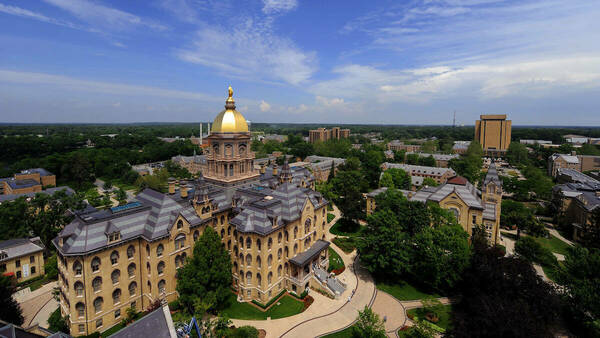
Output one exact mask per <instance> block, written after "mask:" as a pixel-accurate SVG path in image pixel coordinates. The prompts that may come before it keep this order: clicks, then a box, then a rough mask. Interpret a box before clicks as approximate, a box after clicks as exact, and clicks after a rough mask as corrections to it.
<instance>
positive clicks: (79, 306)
mask: <svg viewBox="0 0 600 338" xmlns="http://www.w3.org/2000/svg"><path fill="white" fill-rule="evenodd" d="M75 310H77V316H79V318H81V317H83V316H84V315H85V306H84V305H83V303H77V305H75Z"/></svg>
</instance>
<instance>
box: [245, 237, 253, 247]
mask: <svg viewBox="0 0 600 338" xmlns="http://www.w3.org/2000/svg"><path fill="white" fill-rule="evenodd" d="M251 247H252V239H250V237H248V238H246V249H250V248H251Z"/></svg>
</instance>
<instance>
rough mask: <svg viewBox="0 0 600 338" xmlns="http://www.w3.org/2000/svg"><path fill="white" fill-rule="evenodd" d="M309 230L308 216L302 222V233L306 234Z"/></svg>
mask: <svg viewBox="0 0 600 338" xmlns="http://www.w3.org/2000/svg"><path fill="white" fill-rule="evenodd" d="M309 232H310V218H307V219H306V222H304V234H307V233H309Z"/></svg>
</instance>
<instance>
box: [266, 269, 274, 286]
mask: <svg viewBox="0 0 600 338" xmlns="http://www.w3.org/2000/svg"><path fill="white" fill-rule="evenodd" d="M272 281H273V273H272V272H269V274H268V275H267V283H269V285H271V282H272Z"/></svg>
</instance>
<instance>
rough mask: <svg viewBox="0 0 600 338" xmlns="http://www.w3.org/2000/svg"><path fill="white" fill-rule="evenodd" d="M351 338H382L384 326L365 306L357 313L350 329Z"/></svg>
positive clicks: (377, 316)
mask: <svg viewBox="0 0 600 338" xmlns="http://www.w3.org/2000/svg"><path fill="white" fill-rule="evenodd" d="M352 337H355V338H384V337H386V335H385V326H384V325H383V320H381V319H380V318H379V315H377V314H376V313H375V312H373V310H371V309H370V308H369V307H368V306H366V305H365V308H364V309H363V310H362V311H358V318H357V322H356V324H354V328H353V329H352Z"/></svg>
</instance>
